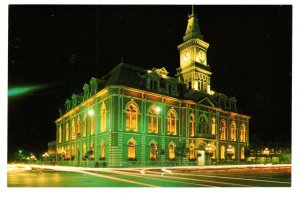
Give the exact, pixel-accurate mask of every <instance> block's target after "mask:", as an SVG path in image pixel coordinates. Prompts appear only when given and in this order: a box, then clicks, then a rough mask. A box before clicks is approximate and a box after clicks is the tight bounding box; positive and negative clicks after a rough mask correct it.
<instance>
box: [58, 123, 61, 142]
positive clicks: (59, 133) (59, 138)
mask: <svg viewBox="0 0 300 197" xmlns="http://www.w3.org/2000/svg"><path fill="white" fill-rule="evenodd" d="M61 135H62V133H61V126H59V129H58V143H61Z"/></svg>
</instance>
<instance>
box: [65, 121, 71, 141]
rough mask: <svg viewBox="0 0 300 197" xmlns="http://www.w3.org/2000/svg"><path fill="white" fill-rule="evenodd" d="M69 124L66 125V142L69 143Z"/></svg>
mask: <svg viewBox="0 0 300 197" xmlns="http://www.w3.org/2000/svg"><path fill="white" fill-rule="evenodd" d="M69 132H70V131H69V124H68V123H67V124H66V141H69Z"/></svg>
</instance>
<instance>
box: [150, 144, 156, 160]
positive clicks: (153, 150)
mask: <svg viewBox="0 0 300 197" xmlns="http://www.w3.org/2000/svg"><path fill="white" fill-rule="evenodd" d="M156 156H157V144H156V143H153V142H152V143H151V144H150V159H152V160H156Z"/></svg>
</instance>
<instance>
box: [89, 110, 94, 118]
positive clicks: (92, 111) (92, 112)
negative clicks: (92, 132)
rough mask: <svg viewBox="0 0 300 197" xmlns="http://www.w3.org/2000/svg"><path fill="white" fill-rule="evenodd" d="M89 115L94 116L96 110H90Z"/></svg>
mask: <svg viewBox="0 0 300 197" xmlns="http://www.w3.org/2000/svg"><path fill="white" fill-rule="evenodd" d="M88 114H89V116H90V117H92V116H94V110H93V109H89V110H88Z"/></svg>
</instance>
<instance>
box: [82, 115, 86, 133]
mask: <svg viewBox="0 0 300 197" xmlns="http://www.w3.org/2000/svg"><path fill="white" fill-rule="evenodd" d="M83 137H86V114H84V117H83Z"/></svg>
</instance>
